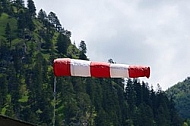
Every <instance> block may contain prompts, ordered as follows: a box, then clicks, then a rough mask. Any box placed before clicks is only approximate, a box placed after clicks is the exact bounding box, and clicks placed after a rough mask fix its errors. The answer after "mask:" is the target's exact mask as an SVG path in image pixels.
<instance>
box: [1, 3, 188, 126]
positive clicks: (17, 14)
mask: <svg viewBox="0 0 190 126" xmlns="http://www.w3.org/2000/svg"><path fill="white" fill-rule="evenodd" d="M71 35H72V33H71V31H69V30H67V29H65V28H64V27H63V26H62V25H61V23H60V21H59V19H58V16H57V15H56V14H55V13H54V12H50V13H49V14H47V13H46V12H45V11H44V10H43V9H41V10H40V11H39V12H36V7H35V4H34V2H33V0H27V5H26V6H25V4H24V1H23V0H1V1H0V96H1V98H0V114H1V115H6V116H8V117H11V118H14V119H19V120H24V121H26V122H29V123H32V124H36V125H41V126H52V125H53V123H54V119H55V125H56V126H182V125H186V126H188V122H184V118H182V117H181V115H179V113H178V111H177V109H176V107H175V101H174V100H173V97H172V95H168V94H167V93H166V92H164V91H162V89H161V87H160V86H159V84H158V86H157V87H156V90H154V89H155V88H154V87H152V86H151V85H149V84H148V83H146V82H141V81H140V80H139V79H137V78H136V79H123V78H120V79H111V78H88V77H87V78H84V77H58V78H57V92H56V94H55V93H53V89H54V75H53V68H52V64H53V60H54V59H56V58H60V57H62V58H73V59H82V60H89V59H88V58H87V55H86V53H87V46H86V42H85V41H84V40H81V42H80V44H79V46H76V44H75V43H74V42H71V39H70V37H71ZM88 51H90V50H88ZM108 62H110V63H114V62H113V59H108ZM54 95H55V96H56V101H55V100H54ZM54 104H55V109H54ZM54 112H55V118H54Z"/></svg>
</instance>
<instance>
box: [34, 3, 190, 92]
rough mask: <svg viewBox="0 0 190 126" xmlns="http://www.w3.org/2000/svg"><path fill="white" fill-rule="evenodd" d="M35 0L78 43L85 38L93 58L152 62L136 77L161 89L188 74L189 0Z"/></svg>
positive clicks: (133, 62) (91, 58)
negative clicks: (147, 74)
mask: <svg viewBox="0 0 190 126" xmlns="http://www.w3.org/2000/svg"><path fill="white" fill-rule="evenodd" d="M33 1H34V4H35V6H36V9H37V11H36V12H37V13H38V12H39V10H40V9H43V10H44V11H45V12H46V13H47V14H49V12H54V13H55V14H56V16H57V17H58V19H59V21H60V23H61V25H62V26H63V27H64V28H65V29H67V30H69V31H71V33H72V35H71V41H72V43H74V42H75V43H76V46H77V47H78V46H79V43H80V42H81V41H82V40H83V41H85V43H86V46H87V56H88V58H89V59H90V60H91V61H100V62H107V61H108V60H109V59H113V60H114V61H115V62H116V63H122V64H128V65H146V66H150V68H151V75H150V78H149V79H147V78H140V79H141V80H142V81H145V82H147V83H148V84H149V85H150V86H153V87H154V88H156V87H157V84H159V85H160V86H161V88H162V90H166V89H168V88H169V87H171V86H173V85H174V84H177V83H178V82H181V81H183V80H184V79H186V78H187V77H189V76H190V15H189V14H190V1H189V0H167V1H166V0H117V1H116V0H80V1H79V0H33Z"/></svg>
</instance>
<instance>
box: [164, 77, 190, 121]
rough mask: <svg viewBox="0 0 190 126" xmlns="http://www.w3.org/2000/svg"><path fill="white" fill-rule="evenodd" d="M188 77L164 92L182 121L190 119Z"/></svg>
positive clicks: (189, 84)
mask: <svg viewBox="0 0 190 126" xmlns="http://www.w3.org/2000/svg"><path fill="white" fill-rule="evenodd" d="M189 91H190V77H187V78H186V79H185V80H184V81H183V82H179V83H177V84H176V85H174V86H172V87H171V88H169V89H168V90H167V91H166V92H167V95H168V97H169V98H172V99H173V101H174V103H175V107H176V109H177V111H178V112H179V114H180V115H181V117H183V118H184V119H187V118H190V93H189Z"/></svg>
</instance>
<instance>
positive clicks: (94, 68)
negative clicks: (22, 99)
mask: <svg viewBox="0 0 190 126" xmlns="http://www.w3.org/2000/svg"><path fill="white" fill-rule="evenodd" d="M53 70H54V75H55V76H57V77H59V76H81V77H100V78H138V77H147V78H149V77H150V67H148V66H137V65H126V64H112V63H106V62H94V61H87V60H78V59H70V58H58V59H55V60H54V63H53Z"/></svg>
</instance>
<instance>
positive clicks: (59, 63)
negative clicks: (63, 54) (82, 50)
mask: <svg viewBox="0 0 190 126" xmlns="http://www.w3.org/2000/svg"><path fill="white" fill-rule="evenodd" d="M70 62H71V59H69V58H59V59H55V60H54V64H53V70H54V75H55V76H71V70H70Z"/></svg>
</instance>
